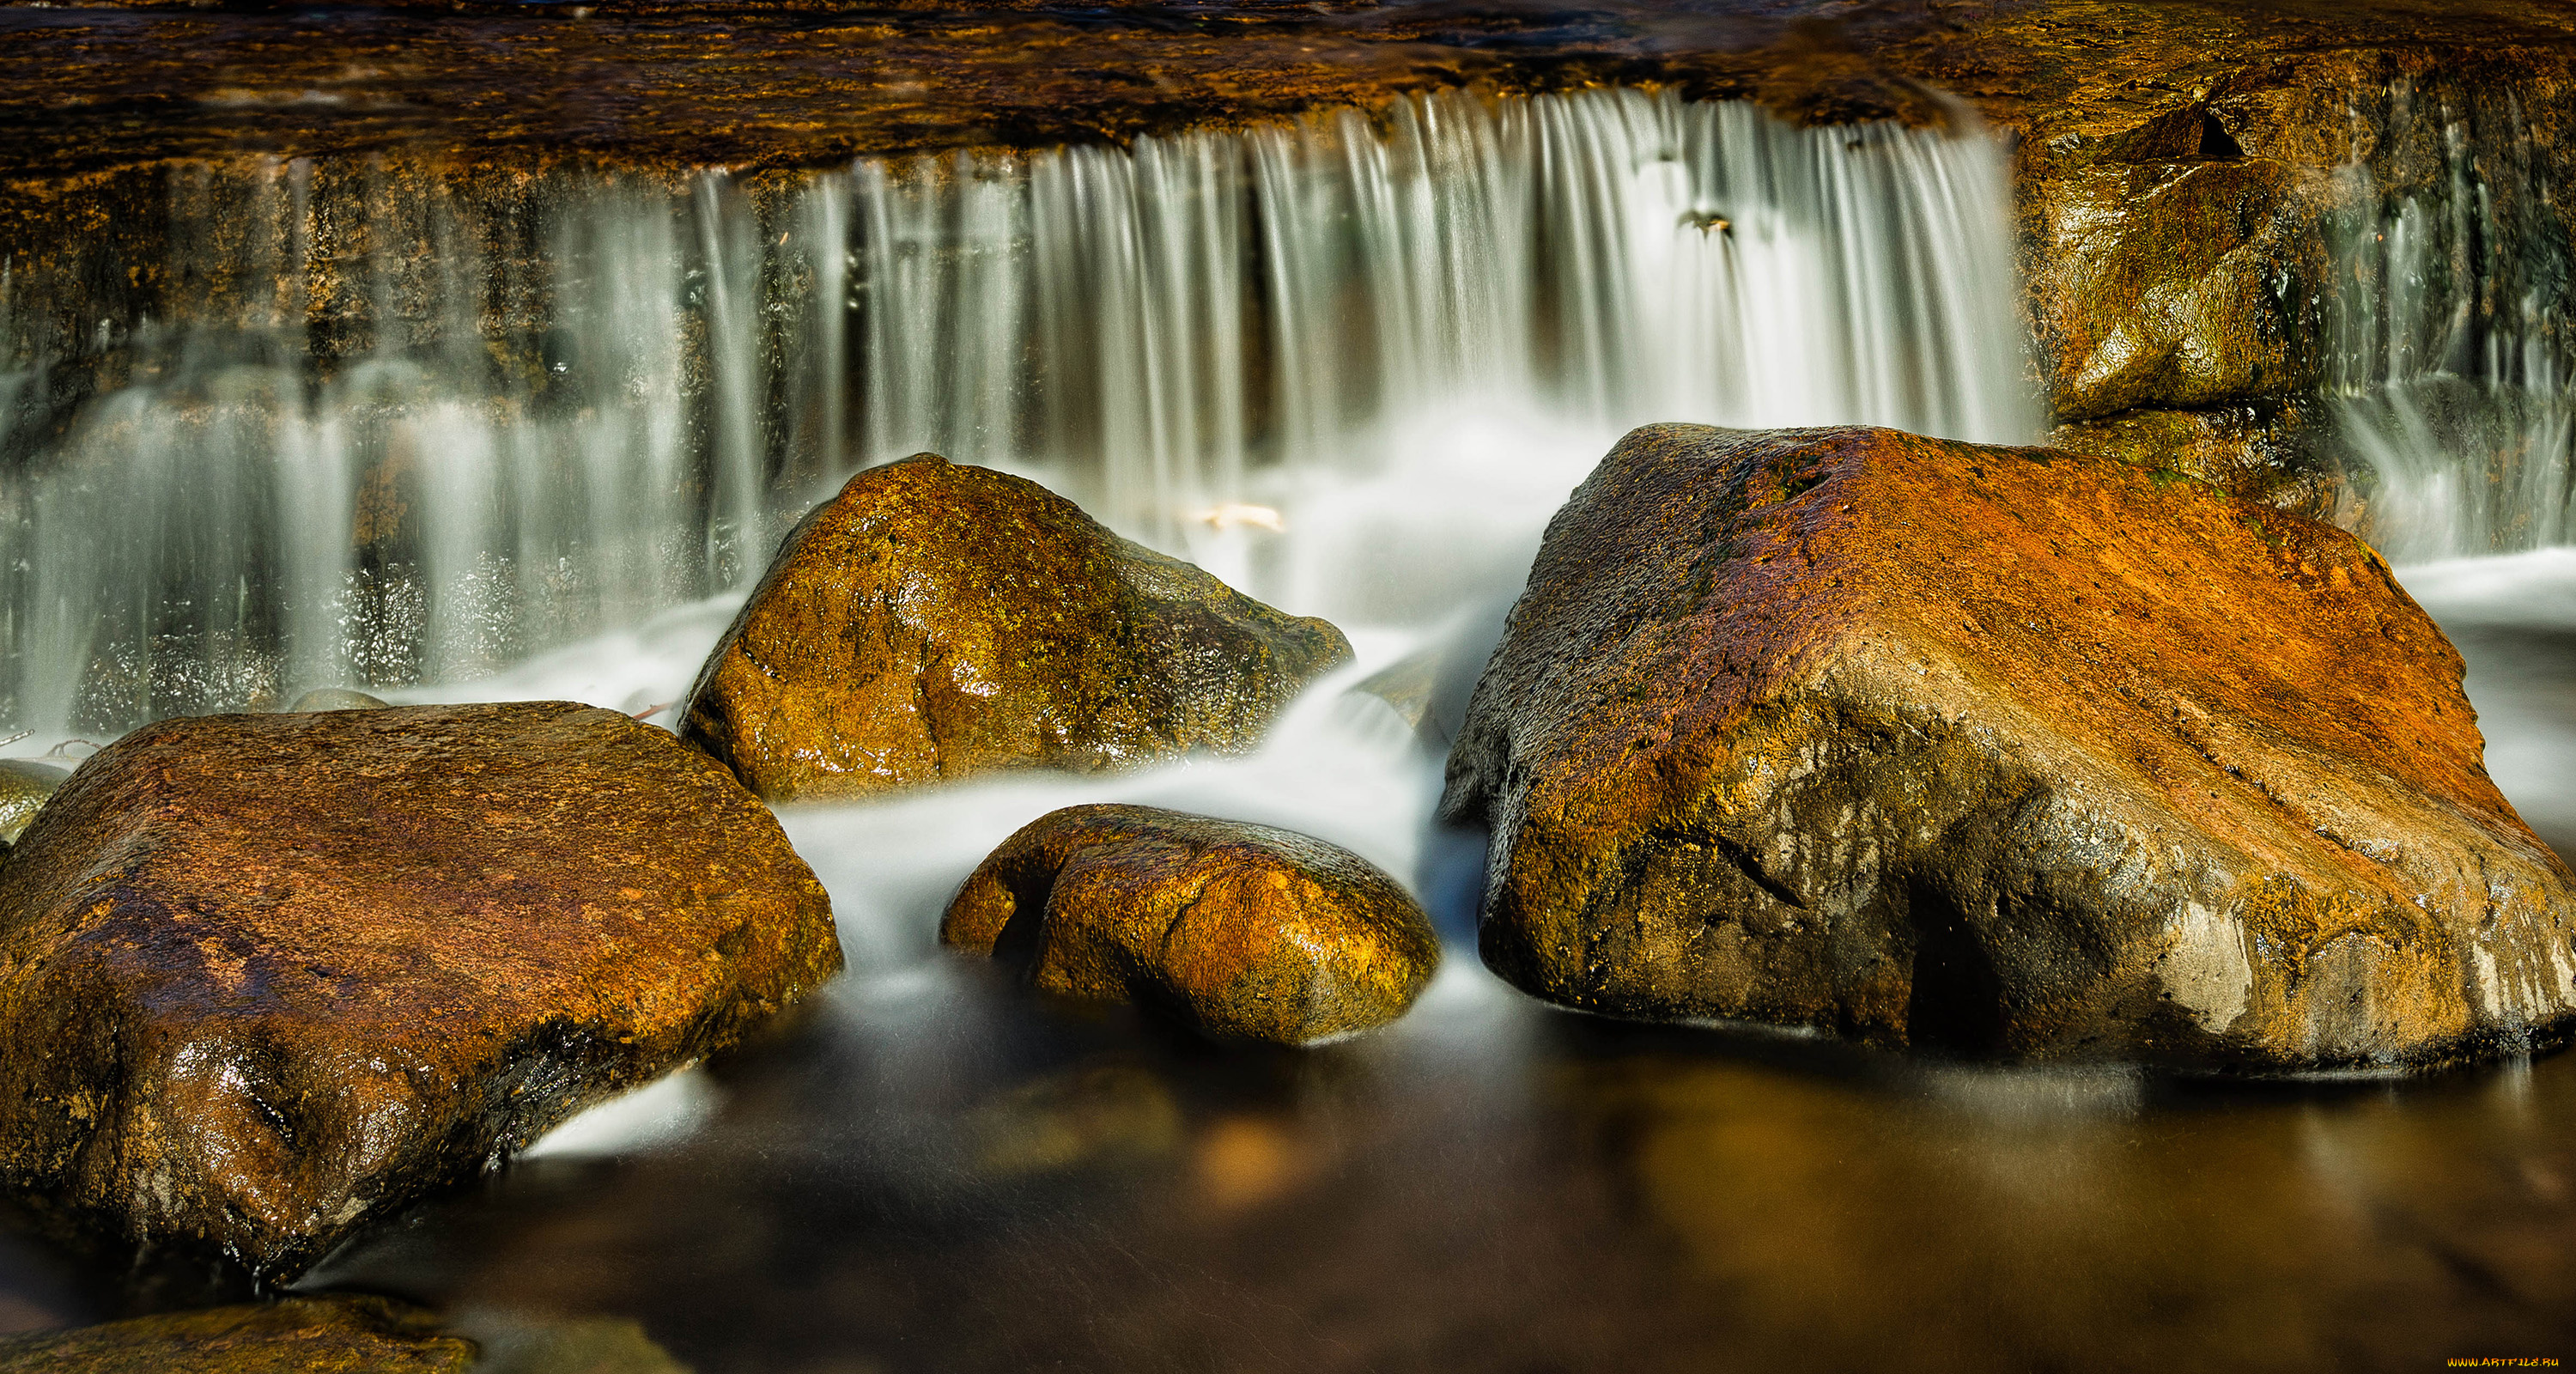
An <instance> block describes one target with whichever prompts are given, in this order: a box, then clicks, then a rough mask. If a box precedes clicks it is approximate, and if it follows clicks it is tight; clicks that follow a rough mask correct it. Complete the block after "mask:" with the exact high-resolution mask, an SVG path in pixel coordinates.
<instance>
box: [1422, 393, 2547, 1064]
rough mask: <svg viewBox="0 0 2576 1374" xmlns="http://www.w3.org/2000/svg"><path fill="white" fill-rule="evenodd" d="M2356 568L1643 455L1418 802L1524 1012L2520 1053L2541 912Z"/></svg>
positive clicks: (2436, 664) (1576, 539) (1868, 483)
mask: <svg viewBox="0 0 2576 1374" xmlns="http://www.w3.org/2000/svg"><path fill="white" fill-rule="evenodd" d="M2481 755H2482V741H2481V740H2480V738H2479V734H2478V730H2477V725H2476V717H2475V715H2474V714H2473V713H2472V712H2471V710H2470V707H2469V703H2468V700H2467V698H2466V697H2465V696H2464V695H2463V694H2462V692H2461V688H2460V660H2459V658H2458V656H2457V655H2456V654H2455V653H2454V652H2453V651H2452V649H2451V646H2450V644H2449V643H2448V641H2446V640H2445V639H2444V638H2443V637H2442V634H2441V632H2440V631H2439V630H2438V629H2437V628H2435V626H2434V625H2433V623H2432V621H2431V620H2430V619H2428V618H2427V617H2426V616H2425V615H2424V614H2423V612H2422V611H2421V610H2419V609H2418V608H2417V607H2416V606H2415V604H2414V603H2413V601H2411V600H2410V599H2408V597H2407V596H2406V594H2405V593H2404V592H2403V591H2402V590H2400V589H2399V588H2398V586H2397V584H2396V583H2395V581H2394V580H2393V579H2392V578H2391V576H2390V574H2389V570H2388V567H2387V565H2386V564H2385V563H2384V562H2382V561H2381V560H2380V559H2379V558H2378V557H2377V556H2376V555H2374V554H2372V553H2371V552H2370V551H2369V550H2368V549H2367V548H2365V547H2363V546H2362V545H2361V544H2360V543H2359V542H2357V541H2355V540H2354V539H2352V538H2351V537H2350V536H2348V535H2345V534H2343V533H2341V532H2339V531H2336V530H2333V529H2331V528H2329V527H2326V526H2323V525H2319V524H2317V523H2315V522H2312V521H2309V520H2306V519H2303V518H2301V517H2298V516H2294V515H2290V514H2286V513H2283V512H2280V511H2277V510H2273V509H2270V508H2268V507H2265V506H2262V505H2260V504H2257V503H2253V502H2249V501H2245V500H2242V499H2239V498H2235V497H2231V496H2228V495H2226V494H2224V493H2221V492H2218V491H2215V490H2213V489H2211V488H2208V487H2206V486H2203V485H2201V484H2199V483H2196V482H2192V481H2189V480H2186V479H2183V478H2180V477H2177V476H2175V475H2173V474H2170V473H2155V472H2148V471H2142V470H2139V469H2137V468H2133V467H2129V466H2126V465H2123V464H2119V463H2116V462H2113V461H2111V460H2107V459H2099V458H2091V457H2085V456H2081V455H2076V454H2071V453H2061V452H2053V451H2048V450H2038V449H2005V448H1989V447H1983V446H1979V445H1972V444H1962V443H1952V442H1947V441H1942V440H1934V439H1926V438H1920V437H1916V436H1913V435H1907V434H1901V433H1897V432H1895V431H1890V430H1863V429H1827V430H1779V431H1768V432H1758V433H1747V432H1742V431H1733V430H1722V429H1712V428H1707V427H1703V426H1694V425H1658V426H1651V427H1648V428H1645V429H1641V430H1638V431H1636V432H1635V433H1633V434H1630V435H1629V436H1628V437H1627V438H1626V439H1624V440H1622V441H1621V442H1620V444H1619V445H1618V446H1617V447H1616V448H1615V449H1613V450H1612V452H1611V453H1610V455H1609V456H1608V457H1607V458H1605V459H1604V460H1603V461H1602V463H1601V465H1600V467H1599V468H1598V469H1597V470H1595V471H1594V473H1593V474H1592V476H1591V477H1590V478H1588V479H1587V480H1586V481H1585V482H1584V484H1583V486H1582V487H1581V488H1580V489H1578V490H1577V491H1576V493H1575V495H1574V496H1573V498H1572V499H1571V500H1570V501H1569V502H1568V504H1567V505H1566V507H1565V509H1564V510H1563V511H1562V512H1560V513H1559V515H1558V516H1557V519H1556V521H1555V523H1554V524H1553V525H1551V526H1550V527H1549V531H1548V536H1547V540H1546V543H1545V545H1544V547H1543V548H1542V550H1541V552H1540V555H1539V558H1538V562H1537V564H1536V566H1535V567H1534V568H1533V570H1532V572H1531V575H1530V581H1529V586H1528V589H1527V591H1526V592H1525V593H1524V594H1523V596H1522V598H1521V601H1520V604H1519V605H1518V606H1517V607H1516V608H1515V609H1514V611H1513V613H1512V618H1511V622H1510V626H1509V628H1508V630H1507V631H1506V633H1505V635H1504V638H1503V641H1502V643H1501V645H1500V646H1499V647H1498V648H1497V649H1496V651H1495V654H1494V657H1493V659H1492V661H1491V662H1490V663H1489V664H1488V666H1487V668H1486V670H1485V675H1484V677H1483V679H1482V681H1481V682H1480V683H1479V684H1478V686H1477V689H1476V695H1475V698H1474V701H1473V703H1472V705H1471V706H1470V709H1469V714H1468V721H1467V725H1466V729H1465V731H1464V733H1463V734H1462V736H1461V738H1460V740H1459V743H1458V746H1457V748H1456V749H1455V750H1454V751H1453V752H1452V754H1451V756H1450V761H1449V788H1448V793H1447V796H1446V798H1445V799H1444V803H1443V807H1444V810H1445V811H1446V812H1447V813H1448V814H1449V815H1451V816H1452V817H1454V818H1459V819H1481V820H1483V821H1484V822H1485V823H1486V824H1487V825H1489V826H1490V828H1491V832H1492V846H1493V847H1492V851H1491V853H1492V857H1491V860H1490V862H1489V865H1488V872H1487V887H1486V912H1485V918H1484V927H1483V935H1482V945H1483V949H1484V954H1485V958H1486V960H1487V962H1488V963H1489V964H1491V965H1492V966H1493V968H1494V969H1495V970H1496V971H1497V972H1498V973H1500V974H1501V975H1502V976H1504V977H1505V978H1507V979H1509V980H1510V981H1512V982H1513V983H1515V984H1517V985H1519V986H1520V987H1522V988H1525V989H1527V990H1529V991H1531V992H1533V993H1536V994H1538V995H1540V996H1543V997H1547V998H1550V999H1553V1000H1556V1001H1560V1002H1564V1003H1568V1004H1571V1005H1574V1006H1580V1007H1587V1008H1591V1009H1594V1010H1598V1011H1602V1012H1607V1013H1611V1014H1615V1015H1622V1016H1635V1017H1647V1018H1688V1017H1734V1018H1746V1019H1751V1020H1757V1021H1768V1022H1775V1023H1779V1024H1784V1025H1791V1026H1808V1027H1817V1028H1822V1029H1827V1030H1834V1031H1839V1032H1842V1033H1845V1034H1848V1035H1851V1036H1855V1037H1858V1038H1861V1039H1863V1040H1868V1041H1873V1042H1877V1043H1881V1044H1888V1045H1911V1046H1917V1047H1922V1048H1927V1049H1933V1050H1938V1051H1944V1052H1949V1053H1956V1054H1963V1055H1972V1056H1996V1057H2004V1058H2012V1059H2032V1060H2042V1059H2126V1060H2144V1061H2151V1062H2159V1063H2167V1064H2176V1065H2185V1066H2194V1067H2215V1068H2225V1069H2235V1070H2248V1071H2280V1070H2304V1069H2320V1068H2328V1067H2335V1066H2350V1065H2376V1066H2394V1065H2412V1064H2424V1063H2430V1062H2436V1061H2440V1060H2444V1059H2448V1058H2453V1057H2458V1056H2464V1055H2474V1054H2479V1053H2486V1052H2492V1051H2498V1050H2504V1049H2510V1048H2516V1047H2520V1046H2524V1045H2527V1044H2530V1043H2532V1042H2533V1041H2534V1040H2536V1039H2542V1038H2546V1037H2549V1036H2552V1035H2555V1034H2557V1033H2559V1032H2560V1031H2562V1030H2563V1028H2564V1027H2565V1026H2566V1024H2567V1023H2568V1020H2569V1015H2570V1010H2571V1008H2576V960H2571V958H2570V954H2569V949H2570V943H2569V942H2570V936H2571V933H2576V892H2571V881H2570V875H2569V873H2568V870H2567V868H2566V867H2565V865H2564V864H2562V863H2561V862H2560V861H2559V860H2558V859H2557V858H2556V857H2555V856H2554V855H2552V854H2551V853H2549V852H2548V850H2547V849H2546V848H2544V847H2543V846H2542V845H2541V844H2540V843H2539V842H2538V841H2537V840H2536V839H2535V838H2534V837H2533V835H2532V833H2531V832H2530V830H2529V829H2528V828H2527V827H2525V826H2524V825H2523V823H2522V821H2521V820H2520V818H2519V817H2517V816H2516V815H2515V814H2514V811H2513V809H2512V807H2511V806H2509V805H2508V804H2507V803H2506V802H2505V800H2504V798H2503V797H2502V796H2501V795H2499V794H2498V793H2497V791H2496V789H2495V787H2494V785H2493V784H2492V783H2491V782H2490V781H2489V780H2488V778H2487V775H2486V772H2485V770H2484V767H2483V766H2482V763H2481Z"/></svg>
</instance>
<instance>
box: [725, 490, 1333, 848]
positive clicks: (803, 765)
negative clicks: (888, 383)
mask: <svg viewBox="0 0 2576 1374" xmlns="http://www.w3.org/2000/svg"><path fill="white" fill-rule="evenodd" d="M1350 652H1351V651H1350V645H1349V643H1348V641H1346V640H1344V639H1343V638H1342V634H1341V632H1340V631H1339V630H1336V629H1334V628H1333V627H1332V626H1331V625H1328V624H1326V623H1325V622H1323V621H1321V620H1313V619H1306V618H1301V617H1297V616H1290V615H1285V614H1282V613H1281V612H1278V611H1275V610H1272V609H1271V608H1269V607H1267V606H1264V605H1262V604H1261V603H1259V602H1257V601H1254V600H1252V599H1251V598H1250V597H1246V596H1243V595H1241V594H1240V593H1237V592H1235V591H1233V590H1232V589H1230V588H1228V587H1227V586H1226V585H1225V584H1224V583H1222V582H1219V581H1217V580H1216V579H1215V578H1214V577H1211V576H1209V575H1208V574H1207V573H1205V572H1202V571H1200V570H1199V569H1197V568H1195V567H1192V566H1190V565H1189V564H1187V563H1182V562H1179V561H1177V560H1174V559H1170V558H1166V557H1164V556H1162V555H1160V554H1157V553H1154V552H1153V551H1151V550H1149V549H1146V548H1144V547H1143V546H1141V545H1137V544H1133V543H1130V542H1128V541H1127V540H1124V539H1121V538H1119V537H1118V536H1117V535H1114V534H1112V533H1110V532H1109V531H1108V530H1106V529H1104V528H1102V527H1101V526H1100V525H1099V524H1098V523H1097V522H1096V521H1094V520H1092V519H1091V518H1090V517H1089V516H1087V515H1084V514H1083V513H1082V511H1081V509H1080V508H1079V507H1077V506H1075V505H1074V504H1073V503H1072V502H1070V501H1067V500H1065V499H1064V498H1062V497H1060V496H1057V495H1055V494H1054V493H1052V492H1049V491H1048V490H1046V489H1045V488H1043V487H1041V486H1039V485H1037V484H1036V483H1034V482H1031V481H1028V480H1026V479H1025V478H1019V477H1013V476H1010V475H1008V474H1005V473H1000V472H995V471H993V470H991V469H989V468H982V467H973V466H968V465H964V464H954V463H950V462H948V461H947V460H945V459H943V458H940V457H939V456H937V455H936V454H920V455H916V456H915V457H912V458H909V459H906V460H904V461H902V462H899V463H890V464H887V465H886V466H884V467H880V468H874V469H871V470H869V471H866V472H862V473H860V474H859V475H858V476H856V477H854V478H852V479H850V482H849V484H848V485H847V486H845V487H843V488H842V490H841V494H840V495H839V496H837V497H835V498H834V499H832V500H831V501H828V502H826V503H824V504H823V505H821V506H819V507H817V508H816V509H815V510H814V512H813V513H812V514H811V515H809V516H807V517H806V519H805V522H804V523H803V524H802V525H800V526H799V527H798V528H797V530H796V532H795V533H793V534H791V535H790V536H789V537H788V539H787V542H786V544H785V546H784V547H783V548H782V549H781V550H780V553H779V556H778V560H777V561H776V562H775V563H774V564H772V565H771V567H770V570H769V573H768V575H767V576H766V577H765V578H763V579H762V581H761V584H760V586H759V588H758V589H757V590H755V591H754V592H753V593H752V595H751V599H750V600H749V601H748V602H747V603H746V604H745V605H744V606H743V609H742V614H741V615H740V617H738V618H737V619H736V620H735V621H734V623H733V626H732V628H730V629H728V630H727V631H726V632H725V635H724V638H723V639H721V640H719V641H718V642H717V644H716V649H715V652H714V654H713V655H712V656H710V657H709V658H708V660H707V666H706V667H705V669H704V670H703V671H702V672H701V673H700V675H699V678H698V682H697V685H696V686H695V687H694V688H693V689H692V690H691V692H690V697H689V703H688V708H687V711H686V714H685V716H684V721H683V726H682V732H681V733H682V737H683V738H685V739H687V740H688V741H689V742H690V743H692V744H695V745H697V746H698V747H699V748H701V749H704V750H706V751H707V752H708V753H709V754H711V755H713V756H714V757H716V758H717V759H720V760H722V761H723V762H724V763H726V764H727V765H729V766H730V767H732V769H733V770H734V772H735V773H736V774H737V775H738V776H740V777H741V779H742V780H743V782H744V783H745V784H746V785H748V786H749V787H750V788H751V789H752V790H754V791H756V792H758V793H760V794H761V795H762V796H765V797H770V798H773V799H780V800H785V799H792V798H824V797H836V796H857V795H865V794H868V793H875V792H883V791H887V790H890V789H894V788H900V787H908V786H914V785H918V784H922V783H931V782H941V781H953V780H956V779H959V778H966V777H972V776H975V775H977V774H982V773H989V772H993V771H995V770H999V769H1010V768H1032V767H1046V768H1061V769H1070V770H1073V771H1077V772H1089V771H1094V770H1099V769H1108V768H1117V767H1122V766H1125V765H1129V764H1134V763H1140V762H1144V761H1146V760H1151V759H1160V758H1169V757H1171V756H1174V755H1178V754H1182V753H1186V752H1189V751H1191V750H1194V749H1207V750H1214V751H1217V752H1221V753H1223V752H1237V751H1242V750H1246V749H1249V748H1251V747H1252V746H1253V745H1255V744H1256V743H1258V742H1259V740H1260V738H1261V736H1262V733H1263V731H1264V730H1265V729H1266V728H1267V727H1268V726H1269V724H1270V721H1271V719H1272V717H1274V716H1275V715H1277V714H1278V712H1279V711H1280V710H1281V709H1282V708H1283V707H1285V706H1286V705H1287V704H1288V701H1289V700H1290V698H1292V697H1294V696H1295V695H1296V694H1297V691H1298V690H1299V689H1300V688H1302V687H1303V686H1304V685H1305V684H1306V683H1307V682H1308V681H1309V680H1310V679H1312V678H1314V677H1315V676H1316V675H1318V674H1320V673H1323V672H1325V671H1326V670H1328V669H1331V668H1333V667H1335V666H1337V665H1339V664H1341V663H1343V662H1345V661H1347V660H1348V659H1349V658H1350Z"/></svg>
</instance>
